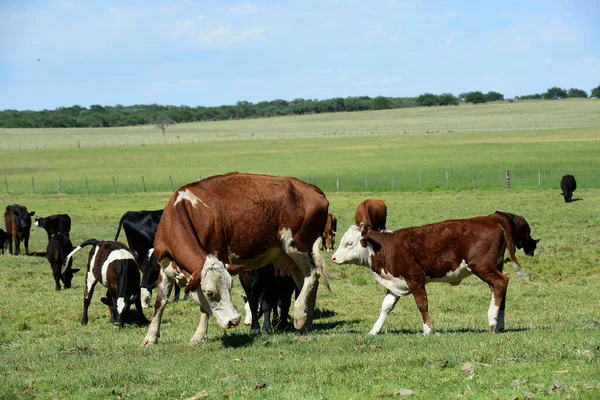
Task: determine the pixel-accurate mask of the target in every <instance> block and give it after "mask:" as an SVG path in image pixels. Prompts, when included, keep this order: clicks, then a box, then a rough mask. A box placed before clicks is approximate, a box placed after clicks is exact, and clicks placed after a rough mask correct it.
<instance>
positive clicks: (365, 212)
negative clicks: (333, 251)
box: [354, 199, 387, 231]
mask: <svg viewBox="0 0 600 400" xmlns="http://www.w3.org/2000/svg"><path fill="white" fill-rule="evenodd" d="M386 219H387V206H386V205H385V203H384V202H383V200H379V199H366V200H365V201H363V202H362V203H360V204H359V205H358V207H356V212H355V213H354V222H356V226H360V225H361V224H365V225H370V226H371V229H372V230H374V231H384V230H385V223H386Z"/></svg>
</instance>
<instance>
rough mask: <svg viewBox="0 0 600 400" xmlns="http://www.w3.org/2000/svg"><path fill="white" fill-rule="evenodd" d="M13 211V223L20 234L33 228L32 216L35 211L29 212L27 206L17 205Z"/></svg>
mask: <svg viewBox="0 0 600 400" xmlns="http://www.w3.org/2000/svg"><path fill="white" fill-rule="evenodd" d="M13 213H14V219H13V223H14V225H15V227H16V229H17V232H19V233H20V234H23V233H25V232H29V230H30V229H31V217H32V216H33V215H34V214H35V211H31V212H27V207H23V206H17V207H15V208H14V209H13Z"/></svg>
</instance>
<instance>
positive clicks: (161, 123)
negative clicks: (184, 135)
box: [156, 117, 175, 136]
mask: <svg viewBox="0 0 600 400" xmlns="http://www.w3.org/2000/svg"><path fill="white" fill-rule="evenodd" d="M171 125H175V122H174V121H173V120H171V119H170V118H165V117H163V118H159V119H157V120H156V128H158V129H160V130H162V135H163V136H165V131H166V130H167V128H168V127H169V126H171Z"/></svg>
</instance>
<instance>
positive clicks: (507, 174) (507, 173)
mask: <svg viewBox="0 0 600 400" xmlns="http://www.w3.org/2000/svg"><path fill="white" fill-rule="evenodd" d="M504 184H505V186H506V190H510V171H509V170H505V171H504Z"/></svg>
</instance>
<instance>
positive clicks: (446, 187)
mask: <svg viewBox="0 0 600 400" xmlns="http://www.w3.org/2000/svg"><path fill="white" fill-rule="evenodd" d="M448 188H449V186H448V171H446V190H448Z"/></svg>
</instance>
